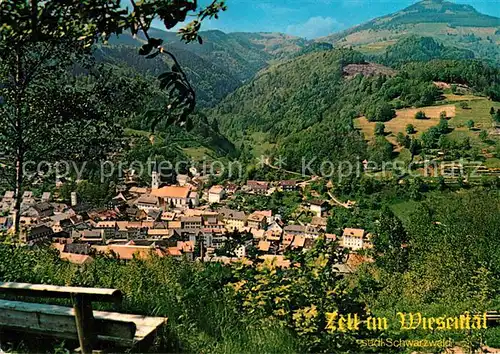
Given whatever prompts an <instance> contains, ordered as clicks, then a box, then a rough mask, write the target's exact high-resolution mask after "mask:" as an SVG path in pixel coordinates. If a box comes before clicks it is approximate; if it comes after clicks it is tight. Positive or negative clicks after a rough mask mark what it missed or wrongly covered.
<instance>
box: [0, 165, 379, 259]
mask: <svg viewBox="0 0 500 354" xmlns="http://www.w3.org/2000/svg"><path fill="white" fill-rule="evenodd" d="M238 188H240V187H239V186H236V185H232V184H227V185H226V186H220V185H217V186H212V187H211V188H209V189H207V190H205V191H203V190H200V188H199V187H198V186H196V185H193V184H190V183H189V182H187V181H186V182H185V183H183V185H170V186H161V185H160V183H159V179H158V176H157V175H156V174H154V173H153V176H152V186H151V188H141V187H136V186H133V187H130V188H127V189H123V188H122V189H120V190H119V191H117V195H116V197H115V198H113V200H112V201H111V202H110V203H109V205H107V206H106V207H103V208H99V209H95V208H91V207H90V206H88V205H85V204H82V203H78V201H77V196H76V194H74V193H73V194H72V196H71V204H70V205H68V204H64V203H60V202H56V201H53V200H52V196H51V195H50V193H44V194H43V195H42V197H41V198H36V197H35V196H34V195H33V193H31V192H25V193H24V195H23V199H22V207H21V212H20V214H19V216H18V217H19V218H20V220H19V221H20V226H21V235H20V236H21V241H22V242H24V243H27V244H36V243H40V242H46V243H50V244H52V247H54V248H57V249H58V250H59V251H60V255H61V258H64V259H67V260H69V261H71V262H75V263H87V262H90V261H92V257H93V255H95V254H96V253H112V254H114V255H116V256H117V257H119V258H120V259H132V258H133V257H146V256H148V255H150V254H156V255H157V256H160V257H164V256H171V257H186V258H187V259H191V260H194V259H196V258H202V259H204V260H213V259H217V257H216V254H217V250H220V249H222V248H223V247H224V246H225V244H226V240H227V239H228V238H229V237H235V236H234V235H240V236H241V235H245V236H246V237H245V238H244V239H245V242H242V243H239V244H238V245H237V246H236V248H235V249H234V250H230V251H232V252H230V253H232V256H233V257H234V258H245V257H247V256H248V255H249V252H257V253H258V254H259V255H260V256H262V257H268V256H280V255H281V256H282V255H283V253H284V252H285V251H286V250H288V249H298V250H307V249H308V248H310V247H312V245H313V244H314V241H315V240H316V239H317V238H318V237H319V236H320V235H325V237H326V238H327V240H331V241H338V242H339V244H340V246H342V247H345V248H349V249H351V250H360V249H364V248H369V247H371V243H370V236H369V235H367V234H366V232H365V231H364V230H361V229H346V230H344V233H343V234H342V235H339V236H337V235H333V234H327V233H326V224H327V222H326V218H324V217H323V214H324V211H325V208H326V205H327V204H328V203H326V202H325V201H321V200H318V201H310V202H309V205H310V208H311V211H312V212H313V213H314V214H315V215H316V216H315V217H313V218H312V222H310V223H308V224H307V225H302V224H291V225H286V224H284V222H283V221H282V220H281V218H280V216H279V215H274V214H273V212H272V211H270V210H263V211H255V212H253V213H251V214H246V213H244V212H242V211H239V210H232V209H228V208H226V207H224V206H223V204H224V200H225V198H226V197H228V196H230V195H231V194H233V193H235V192H236V190H237V189H238ZM271 188H275V189H276V188H281V189H282V190H283V191H293V190H296V189H298V185H297V183H296V182H295V181H282V182H279V183H278V184H275V186H274V187H271V186H270V184H269V183H268V182H259V181H248V183H247V184H246V185H245V186H243V187H242V190H243V191H245V192H247V193H257V194H268V193H269V190H270V189H271ZM200 201H202V203H201V202H200ZM1 203H2V204H1V206H2V210H3V212H4V215H6V216H3V217H0V233H7V232H9V230H12V228H13V225H14V220H13V217H12V214H10V215H9V212H10V211H12V209H13V206H14V193H12V192H6V193H5V195H4V196H3V198H2V199H1ZM215 207H216V208H215Z"/></svg>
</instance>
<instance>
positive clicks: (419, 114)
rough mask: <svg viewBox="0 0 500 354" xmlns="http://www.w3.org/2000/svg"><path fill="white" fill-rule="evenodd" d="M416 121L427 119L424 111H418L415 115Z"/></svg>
mask: <svg viewBox="0 0 500 354" xmlns="http://www.w3.org/2000/svg"><path fill="white" fill-rule="evenodd" d="M415 119H427V116H426V115H425V112H424V111H418V112H417V113H416V114H415Z"/></svg>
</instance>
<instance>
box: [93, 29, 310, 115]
mask: <svg viewBox="0 0 500 354" xmlns="http://www.w3.org/2000/svg"><path fill="white" fill-rule="evenodd" d="M149 34H150V36H151V37H154V38H161V39H163V40H164V44H165V47H166V48H167V49H169V50H171V51H172V53H174V54H175V55H176V57H177V59H178V61H179V62H180V64H181V65H182V67H183V68H184V70H185V71H186V73H187V75H188V77H189V79H190V80H191V82H192V83H193V86H194V87H195V89H196V91H197V94H198V105H199V106H201V107H207V106H213V105H215V104H216V103H218V102H219V101H220V100H221V99H222V98H223V97H225V96H226V95H227V94H229V93H231V92H233V91H234V90H235V89H236V88H238V87H239V86H241V85H242V84H243V83H244V82H245V81H248V80H250V79H251V78H253V76H254V75H255V74H256V73H257V72H258V71H259V70H261V69H263V68H265V67H267V66H268V65H269V63H270V62H273V61H275V60H279V59H283V58H287V57H289V56H292V55H294V54H295V53H297V52H299V51H300V50H302V48H304V47H305V46H306V45H307V43H308V42H307V41H306V40H304V39H301V38H297V37H292V36H288V35H284V34H280V33H230V34H226V33H224V32H221V31H206V32H202V33H201V37H202V38H203V44H202V45H200V44H199V43H191V44H188V45H187V44H185V43H183V42H181V41H180V40H179V38H178V37H177V35H176V33H173V32H166V31H161V30H158V29H152V30H151V31H150V33H149ZM143 43H144V40H143V39H141V38H133V37H131V36H130V35H128V34H124V35H121V36H119V37H115V38H112V39H111V40H110V42H109V44H108V45H106V46H101V47H100V48H99V49H98V50H97V51H96V57H97V58H98V59H99V60H101V61H106V62H111V63H120V64H125V65H128V66H131V67H133V68H134V69H136V70H138V71H139V72H141V73H147V74H153V75H156V74H159V73H163V72H165V71H166V70H168V69H169V65H170V66H171V65H172V63H171V62H170V61H169V60H168V59H166V58H161V57H157V58H155V59H149V60H147V59H144V58H142V57H140V56H138V55H137V50H138V48H139V47H140V46H141V45H142V44H143Z"/></svg>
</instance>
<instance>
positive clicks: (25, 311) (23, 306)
mask: <svg viewBox="0 0 500 354" xmlns="http://www.w3.org/2000/svg"><path fill="white" fill-rule="evenodd" d="M93 315H94V323H95V328H96V329H95V331H96V332H97V338H98V341H103V342H110V343H113V344H115V345H117V346H119V347H129V348H130V347H132V346H134V345H136V344H138V343H140V342H142V341H144V340H147V339H149V338H151V337H152V336H154V335H155V334H156V333H157V331H158V329H159V328H161V327H162V326H163V325H165V324H166V322H167V319H166V318H165V317H148V316H142V315H132V314H122V313H116V312H107V311H93ZM0 327H5V328H11V329H14V330H17V331H21V332H28V333H38V334H44V335H49V336H53V337H58V338H66V339H75V340H76V339H78V335H77V329H76V323H75V312H74V309H73V308H71V307H65V306H58V305H46V304H35V303H27V302H21V301H8V300H0Z"/></svg>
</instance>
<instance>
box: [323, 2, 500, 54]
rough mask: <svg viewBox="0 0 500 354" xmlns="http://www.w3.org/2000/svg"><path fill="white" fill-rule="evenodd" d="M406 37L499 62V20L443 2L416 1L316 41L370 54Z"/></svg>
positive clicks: (378, 51) (468, 6)
mask: <svg viewBox="0 0 500 354" xmlns="http://www.w3.org/2000/svg"><path fill="white" fill-rule="evenodd" d="M409 35H418V36H425V37H433V38H435V39H438V40H439V41H440V42H442V43H444V44H445V45H447V46H455V47H458V48H463V49H468V50H471V51H473V52H474V54H475V55H476V57H478V58H483V59H490V60H494V61H496V62H500V49H499V47H500V46H499V43H500V18H497V17H493V16H489V15H485V14H482V13H480V12H478V11H476V10H475V9H474V8H473V7H472V6H470V5H463V4H456V3H452V2H448V1H443V0H424V1H420V2H418V3H416V4H414V5H411V6H409V7H407V8H405V9H403V10H401V11H399V12H396V13H393V14H390V15H387V16H383V17H379V18H375V19H373V20H371V21H369V22H366V23H363V24H361V25H358V26H355V27H352V28H350V29H348V30H346V31H343V32H340V33H335V34H332V35H330V36H328V37H325V38H322V39H320V41H323V42H325V41H326V42H330V43H335V44H337V45H341V46H345V45H349V46H355V47H358V48H359V49H360V50H361V51H363V52H366V53H370V54H371V53H381V52H383V51H384V50H385V49H386V48H387V47H388V46H390V45H392V44H394V43H395V42H397V41H398V40H400V39H401V38H405V37H407V36H409ZM454 59H456V58H454Z"/></svg>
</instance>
